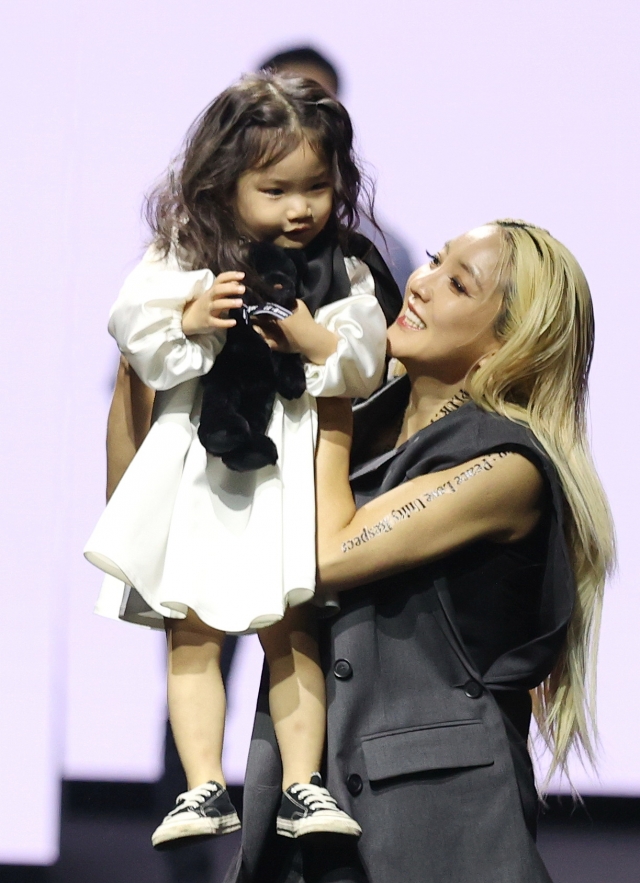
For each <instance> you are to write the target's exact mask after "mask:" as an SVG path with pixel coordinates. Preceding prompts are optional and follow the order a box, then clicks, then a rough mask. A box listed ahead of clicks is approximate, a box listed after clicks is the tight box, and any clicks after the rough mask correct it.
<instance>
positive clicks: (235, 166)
mask: <svg viewBox="0 0 640 883" xmlns="http://www.w3.org/2000/svg"><path fill="white" fill-rule="evenodd" d="M302 141H306V142H308V143H309V144H310V146H311V147H312V148H313V149H314V150H315V151H316V152H317V153H318V154H319V155H320V156H322V157H323V158H324V159H325V160H326V162H327V163H328V165H329V168H330V169H331V171H332V175H333V185H334V199H333V210H332V214H331V218H330V219H329V221H328V223H327V228H328V230H329V232H330V233H332V234H334V235H336V236H337V238H338V240H339V241H340V242H341V243H342V244H345V243H346V240H347V239H348V237H349V234H350V233H351V232H352V231H353V230H354V229H355V228H356V227H357V225H358V221H359V206H360V204H361V201H362V199H363V197H364V204H365V208H364V213H365V214H366V215H367V217H369V218H370V219H371V220H372V221H373V223H374V224H375V220H374V218H373V197H372V195H371V187H370V185H369V182H368V180H367V179H366V178H365V177H364V176H363V173H362V172H361V170H360V168H359V165H358V161H357V159H356V157H355V155H354V151H353V128H352V126H351V120H350V119H349V114H348V113H347V111H346V110H345V108H344V107H343V106H342V104H340V102H339V101H337V100H336V99H335V98H333V97H332V96H331V95H329V94H328V93H327V92H325V90H324V89H323V88H322V87H321V86H319V85H318V84H317V83H316V82H314V81H313V80H307V79H301V78H299V77H291V76H286V75H279V74H274V73H269V72H262V73H259V74H250V75H247V76H245V77H243V78H242V79H241V80H240V81H239V82H238V83H236V84H235V85H233V86H231V87H230V88H229V89H226V90H225V91H224V92H222V94H221V95H219V96H218V97H217V98H216V99H215V100H214V101H213V102H212V103H211V104H210V105H209V107H207V108H206V110H205V111H204V113H202V115H201V116H200V117H199V118H198V119H197V120H196V121H195V123H194V124H193V126H192V127H191V129H190V131H189V133H188V134H187V138H186V142H185V146H184V150H183V153H182V156H181V161H178V163H176V164H174V166H173V167H172V168H170V169H169V171H168V172H167V175H166V177H165V178H164V180H163V181H162V182H161V183H160V185H159V186H158V187H157V188H156V189H155V191H154V192H153V193H151V195H150V196H149V197H148V199H147V204H146V216H147V220H148V222H149V225H150V226H151V229H152V230H153V233H154V243H155V245H156V247H157V248H158V249H159V250H160V252H161V253H162V254H163V255H165V256H166V255H167V254H168V253H169V251H170V250H172V249H175V251H176V253H177V256H178V258H179V261H180V263H181V265H182V266H183V267H184V268H185V269H189V270H191V269H201V268H204V267H209V268H210V269H211V270H212V271H213V272H214V273H220V272H223V271H225V270H244V271H245V272H246V273H247V274H248V280H247V281H250V279H251V278H252V277H253V273H252V271H251V268H250V267H249V266H248V263H247V251H248V243H247V241H246V238H244V237H243V236H242V234H241V233H240V232H239V231H238V229H237V224H236V218H235V211H234V197H235V193H236V186H237V183H238V178H239V177H240V175H242V174H243V172H246V171H248V170H249V169H255V168H264V167H266V166H269V165H271V164H273V163H277V162H279V161H280V160H281V159H284V157H286V156H288V155H289V154H290V153H291V151H293V150H295V148H296V147H297V146H298V145H299V144H300V143H301V142H302ZM376 226H377V225H376Z"/></svg>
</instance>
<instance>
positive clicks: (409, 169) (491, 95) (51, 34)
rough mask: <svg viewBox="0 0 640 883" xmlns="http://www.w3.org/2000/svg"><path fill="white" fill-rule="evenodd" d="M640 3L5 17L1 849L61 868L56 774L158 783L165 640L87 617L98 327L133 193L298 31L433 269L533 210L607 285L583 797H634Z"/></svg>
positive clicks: (113, 2) (282, 6) (247, 650)
mask: <svg viewBox="0 0 640 883" xmlns="http://www.w3.org/2000/svg"><path fill="white" fill-rule="evenodd" d="M638 10H639V7H638V4H637V2H632V0H610V2H606V3H605V2H603V0H595V2H591V3H584V2H576V0H563V2H557V0H555V2H551V0H539V2H537V3H535V4H533V3H531V4H525V3H514V2H513V0H487V2H484V3H477V2H473V0H457V2H456V0H453V2H451V0H450V2H447V3H445V2H442V0H431V2H417V0H411V2H410V0H395V2H394V3H392V4H388V5H387V4H383V3H380V2H378V3H375V2H374V3H372V2H371V0H368V2H364V0H351V2H350V3H345V2H344V0H324V3H323V4H321V5H320V4H315V3H314V4H311V3H300V2H288V0H271V2H269V3H268V4H266V3H265V4H258V3H257V2H246V0H245V2H242V0H236V2H233V3H232V2H229V0H218V2H217V3H216V2H214V3H211V2H209V3H205V2H202V0H181V2H180V3H176V2H174V3H172V2H169V0H156V2H150V0H138V2H136V3H130V2H127V3H125V2H124V0H109V2H108V3H107V2H105V0H94V2H93V3H91V4H87V3H80V2H79V0H58V2H56V3H55V4H48V3H44V2H42V0H41V2H33V0H31V2H29V0H25V2H24V3H22V4H21V5H20V6H16V5H14V4H12V5H10V6H6V7H5V9H4V11H3V12H2V13H1V19H2V20H0V47H1V51H0V64H1V65H2V66H3V68H4V74H5V76H4V79H3V82H4V87H3V89H2V92H1V94H0V103H1V105H0V107H1V113H2V121H3V137H2V141H1V142H0V156H1V157H2V160H1V162H0V175H1V176H2V196H3V199H4V201H5V208H4V211H3V212H2V220H1V222H0V223H1V224H2V236H1V239H0V241H1V243H2V255H3V263H2V271H3V283H4V296H3V297H4V300H3V303H4V307H3V321H2V328H3V334H2V346H1V347H0V353H1V358H2V376H3V383H2V389H1V392H0V396H1V400H2V413H3V416H4V421H3V432H2V436H1V440H0V444H1V446H2V470H1V478H0V481H1V482H2V497H1V499H2V501H3V506H2V514H1V515H0V518H1V525H0V531H1V535H2V538H3V554H2V559H1V561H2V576H3V579H2V604H3V610H4V628H3V640H2V641H1V642H0V689H1V691H2V693H1V695H2V702H3V705H2V715H0V780H1V781H2V782H3V797H4V799H3V801H2V806H3V809H2V810H0V815H1V817H2V822H1V824H0V863H3V862H4V863H7V862H34V863H46V862H50V861H53V860H54V859H55V856H56V851H57V831H58V827H57V826H58V817H57V812H58V810H57V807H58V781H59V778H60V776H62V775H64V776H66V777H68V778H95V779H130V780H152V779H154V778H155V777H156V776H157V775H158V773H159V770H160V750H161V738H162V724H163V720H164V714H165V711H164V699H163V692H164V686H163V672H162V652H163V650H162V641H161V639H160V638H159V636H158V635H155V634H151V633H147V632H144V631H143V630H140V629H135V628H133V627H126V626H124V625H120V624H117V623H111V622H106V621H104V620H101V619H99V618H97V617H94V616H93V615H92V612H91V610H92V605H93V602H94V598H95V595H96V592H97V589H98V585H99V581H100V577H99V574H98V572H97V571H95V570H93V569H92V568H91V567H90V566H89V565H87V564H85V562H84V561H83V559H82V557H81V549H82V545H83V543H84V541H85V539H86V537H87V536H88V534H89V532H90V530H91V528H92V525H93V523H94V522H95V520H96V518H97V516H98V515H99V513H100V511H101V508H102V505H103V484H104V467H103V438H104V425H105V417H106V411H107V406H108V399H109V386H110V382H111V378H112V375H113V370H114V365H115V361H116V353H115V351H114V345H113V343H112V341H111V340H110V338H109V337H108V336H107V334H106V317H107V312H108V309H109V306H110V304H111V302H112V301H113V299H114V297H115V295H116V293H117V290H118V287H119V285H120V283H121V281H122V278H123V276H124V274H125V273H126V272H127V270H128V269H129V268H130V267H131V266H132V265H133V264H134V262H135V261H136V259H137V257H138V255H139V254H140V249H141V245H142V241H143V236H144V232H143V228H142V225H141V223H140V221H139V207H140V202H141V195H142V193H143V191H144V190H145V189H147V188H148V187H149V185H150V184H151V183H152V182H153V180H154V179H155V177H156V176H157V175H158V174H159V173H160V172H162V170H163V168H164V167H165V166H166V164H167V161H168V159H169V157H170V156H171V155H172V154H173V153H174V152H175V151H176V150H177V149H178V147H179V145H180V142H181V139H182V137H183V134H184V132H185V130H186V128H187V126H188V125H189V123H190V122H191V120H192V119H193V118H194V116H195V115H196V114H197V113H198V112H199V111H200V110H201V108H202V107H203V106H204V105H205V104H206V103H207V102H208V101H209V100H210V99H211V98H212V97H213V96H214V95H215V94H216V93H217V92H219V91H220V90H221V89H222V88H224V87H225V86H226V85H227V84H228V83H229V82H230V81H231V80H232V79H234V78H235V77H236V76H237V75H238V74H240V73H241V72H242V71H246V70H250V69H251V68H252V67H253V66H254V65H255V64H256V62H258V61H259V60H260V59H261V58H262V57H263V56H264V55H265V54H267V53H269V52H270V51H272V50H274V49H278V48H281V47H284V46H287V45H289V44H293V43H299V42H309V41H312V42H313V43H315V44H316V45H318V46H319V47H320V48H321V49H324V50H326V51H327V52H328V53H330V55H331V56H332V57H333V58H334V59H335V60H336V61H337V62H338V64H339V65H340V66H341V67H342V68H343V71H344V75H345V91H344V100H345V103H346V104H347V105H348V107H349V108H350V110H351V111H352V114H353V117H354V121H355V123H356V127H357V131H358V138H359V144H360V148H361V150H362V153H363V155H364V156H365V157H366V159H367V160H368V162H369V163H370V165H371V166H372V167H373V169H374V170H375V172H376V174H377V177H378V184H379V187H378V194H379V200H378V203H379V209H380V213H381V215H382V217H383V218H384V219H386V220H387V222H388V223H390V225H391V226H392V227H393V228H394V229H395V230H397V231H399V232H400V233H401V234H402V235H403V236H404V237H405V239H406V240H407V241H408V242H409V244H410V245H411V247H412V249H413V251H414V252H415V254H416V256H419V255H420V254H421V253H422V250H423V249H424V247H428V248H429V249H430V250H433V249H436V248H438V247H439V245H440V244H441V243H442V242H443V241H444V240H445V239H447V238H449V237H451V236H454V235H456V234H457V233H460V232H462V231H464V230H466V229H468V228H470V227H472V226H474V225H476V224H479V223H482V222H483V221H486V220H489V219H492V218H495V217H501V216H515V217H524V218H526V219H528V220H531V221H534V222H537V223H540V224H542V225H543V226H546V227H548V228H549V229H550V230H551V231H552V232H553V233H554V234H555V235H557V236H558V237H559V238H560V239H562V240H563V241H565V242H566V243H567V244H568V245H569V246H570V247H571V248H572V249H573V250H574V252H575V253H576V255H577V256H578V258H579V260H580V261H581V262H582V264H583V266H584V268H585V271H586V273H587V276H588V278H589V279H590V281H591V284H592V288H593V294H594V299H595V304H596V311H597V323H598V340H597V353H596V360H595V365H594V371H593V383H592V432H593V444H594V451H595V456H596V460H597V464H598V467H599V469H600V472H601V475H602V477H603V480H604V482H605V485H606V487H607V490H608V492H609V494H610V498H611V502H612V506H613V510H614V515H615V517H616V521H617V525H618V536H619V544H620V569H619V574H618V576H617V578H616V579H615V580H614V581H613V583H612V585H611V586H610V587H609V593H608V598H607V604H606V608H605V616H604V623H603V639H602V650H601V658H600V700H599V702H600V720H601V735H602V752H601V765H600V778H599V779H598V778H597V777H595V776H594V775H593V774H586V773H584V772H582V771H581V770H580V769H579V768H578V769H576V776H575V777H576V782H577V784H578V785H579V786H580V787H581V788H582V789H583V791H584V792H585V793H596V792H604V793H610V794H638V795H640V757H639V755H638V752H637V733H638V729H639V724H640V712H638V703H637V698H636V694H637V684H638V682H639V680H640V662H639V658H640V657H639V656H638V654H637V652H636V647H637V637H636V633H637V624H638V622H640V593H639V592H638V590H637V572H638V564H639V559H638V551H637V550H638V540H637V535H636V533H637V527H636V525H637V500H638V479H637V467H636V460H637V458H636V457H635V456H634V454H635V447H636V440H635V429H636V419H635V406H634V400H633V394H634V390H635V385H636V376H637V370H638V351H639V348H638V345H637V342H636V328H637V324H638V323H637V315H638V304H639V297H638V295H639V291H638V288H639V286H638V281H637V280H638V273H637V253H638V245H637V243H638V230H639V228H640V224H639V220H640V219H639V217H638V214H639V209H638V206H639V205H640V199H639V195H640V194H639V192H638V191H639V188H638V177H639V173H638V119H640V114H639V112H638V111H639V110H640V108H639V107H638V104H639V99H638V96H639V94H640V88H639V86H640V83H639V76H638V73H639V67H640V52H639V48H640V47H639V45H638V44H639V40H638V36H639V18H640V12H639V11H638ZM257 664H258V659H257V653H256V652H255V641H252V640H249V641H247V642H245V643H244V644H243V647H242V654H241V656H240V660H239V665H238V667H237V669H236V672H235V674H234V678H233V684H232V697H231V720H230V724H229V739H228V751H227V758H226V760H227V765H228V769H229V772H230V775H231V776H232V777H233V778H235V779H238V778H239V777H241V775H242V763H243V751H244V750H246V739H247V736H248V726H249V721H248V718H250V714H251V709H250V702H249V701H248V699H247V697H248V696H249V695H250V694H251V689H252V688H251V687H250V686H249V683H250V682H251V679H252V678H253V679H254V680H255V669H256V665H257ZM245 719H246V720H245ZM34 795H37V799H34ZM27 819H28V821H27Z"/></svg>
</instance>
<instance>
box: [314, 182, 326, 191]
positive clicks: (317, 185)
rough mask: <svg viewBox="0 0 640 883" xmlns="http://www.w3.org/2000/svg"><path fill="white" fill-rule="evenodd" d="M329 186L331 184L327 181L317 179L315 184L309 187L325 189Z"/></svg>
mask: <svg viewBox="0 0 640 883" xmlns="http://www.w3.org/2000/svg"><path fill="white" fill-rule="evenodd" d="M330 186H331V184H329V182H328V181H319V182H318V183H317V184H314V185H313V187H312V188H311V189H312V190H326V189H327V188H328V187H330Z"/></svg>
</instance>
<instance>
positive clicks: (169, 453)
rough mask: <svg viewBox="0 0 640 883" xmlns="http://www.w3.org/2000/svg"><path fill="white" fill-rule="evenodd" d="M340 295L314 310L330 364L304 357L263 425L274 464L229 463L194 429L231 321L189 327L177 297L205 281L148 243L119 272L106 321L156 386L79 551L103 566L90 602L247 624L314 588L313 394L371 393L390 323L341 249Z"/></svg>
mask: <svg viewBox="0 0 640 883" xmlns="http://www.w3.org/2000/svg"><path fill="white" fill-rule="evenodd" d="M345 264H346V268H347V272H348V274H349V279H350V281H351V294H350V296H349V297H348V298H344V299H342V300H339V301H336V302H335V303H332V304H328V305H327V306H324V307H321V308H320V309H319V310H318V312H317V314H316V316H315V319H316V321H318V322H320V323H321V324H322V325H324V326H325V327H327V328H328V329H330V330H331V331H333V332H335V333H336V334H337V335H338V337H339V343H338V348H337V351H336V352H335V353H334V354H333V355H332V356H331V357H330V358H329V359H328V360H327V362H326V364H325V365H312V364H310V363H307V364H305V372H306V379H307V392H306V393H304V394H303V395H302V397H301V398H300V399H298V400H295V401H291V402H289V401H286V400H284V399H281V398H280V397H279V396H277V397H276V402H275V405H274V408H273V415H272V418H271V422H270V424H269V428H268V434H269V436H270V437H271V438H272V439H273V441H274V442H275V444H276V447H277V449H278V462H277V463H276V464H275V466H266V467H264V468H263V469H259V470H257V471H254V472H243V473H242V472H233V471H231V470H229V469H227V467H226V466H225V465H224V464H223V463H222V461H221V460H220V459H219V458H218V457H212V456H210V455H209V454H207V452H206V451H205V449H204V448H203V447H202V445H201V444H200V441H199V439H198V435H197V429H198V421H199V414H200V402H201V393H200V385H199V378H200V377H201V376H202V375H203V374H206V373H207V372H208V371H209V370H210V368H211V366H212V365H213V362H214V360H215V358H216V356H217V354H218V353H219V352H220V350H221V349H222V347H223V346H224V341H225V333H224V331H217V332H214V333H212V334H208V335H201V336H192V337H188V338H187V337H185V335H184V333H183V331H182V311H183V308H184V305H185V303H186V302H187V301H188V300H190V299H192V298H193V297H194V296H198V295H200V294H202V293H204V292H205V291H206V290H207V289H209V288H210V287H211V285H212V284H213V280H214V277H213V274H212V273H211V271H210V270H195V271H191V272H186V271H184V270H181V269H180V267H179V265H178V263H177V261H176V259H175V257H172V256H170V257H169V258H162V257H160V256H159V254H158V253H157V252H156V251H155V250H154V249H153V247H152V248H150V249H149V251H148V252H147V253H146V255H145V257H144V258H143V260H142V262H141V263H140V264H139V265H138V266H137V267H136V268H135V269H134V270H133V272H132V273H131V274H130V275H129V277H128V278H127V279H126V281H125V284H124V286H123V288H122V291H121V292H120V295H119V297H118V299H117V301H116V303H115V305H114V307H113V309H112V311H111V316H110V320H109V331H110V333H111V334H112V335H113V336H114V337H115V339H116V341H117V342H118V346H119V347H120V350H121V351H122V353H123V354H124V355H125V357H126V358H127V360H128V361H129V363H130V365H131V366H132V367H133V369H134V370H135V371H136V373H137V374H138V376H139V377H140V378H141V380H142V381H143V382H144V383H145V384H147V385H148V386H150V387H152V388H153V389H155V390H157V395H156V400H155V406H154V421H153V424H152V426H151V430H150V431H149V434H148V435H147V437H146V439H145V441H144V443H143V444H142V446H141V447H140V450H139V451H138V453H137V454H136V456H135V457H134V459H133V461H132V462H131V465H130V466H129V468H128V469H127V471H126V473H125V474H124V476H123V478H122V480H121V482H120V484H119V485H118V487H117V489H116V491H115V493H114V494H113V496H112V498H111V500H110V501H109V504H108V505H107V507H106V509H105V511H104V513H103V514H102V516H101V518H100V520H99V521H98V524H97V525H96V528H95V530H94V531H93V533H92V535H91V537H90V539H89V541H88V543H87V545H86V547H85V550H84V553H85V556H86V557H87V559H88V560H89V561H90V562H91V563H92V564H95V565H96V566H97V567H99V568H100V569H101V570H103V571H105V572H106V574H107V576H106V577H105V580H104V583H103V586H102V590H101V592H100V596H99V599H98V603H97V606H96V612H97V613H100V614H102V615H104V616H109V617H113V618H120V619H124V620H127V621H130V622H136V623H138V624H141V625H147V626H155V627H162V626H163V617H173V618H182V617H184V616H185V615H186V612H187V609H188V608H191V609H192V610H194V611H195V612H196V614H197V615H198V616H199V617H200V619H202V620H203V621H204V622H206V623H207V624H208V625H210V626H212V627H213V628H216V629H220V630H221V631H224V632H229V633H236V634H242V633H245V632H249V631H253V630H255V629H258V628H262V627H265V626H268V625H270V624H272V623H274V622H277V621H278V620H279V619H281V618H282V616H283V613H284V610H285V608H286V607H287V605H289V606H294V605H297V604H301V603H303V602H305V601H308V600H310V599H311V598H312V597H313V593H314V588H315V569H316V560H315V494H314V470H313V457H314V450H315V443H316V432H317V418H316V411H315V403H314V397H316V396H349V397H355V396H361V397H365V396H369V395H370V394H371V393H372V392H373V391H374V390H375V389H376V388H377V387H378V385H379V383H380V380H381V378H382V374H383V371H384V358H385V349H386V322H385V318H384V315H383V312H382V310H381V308H380V306H379V304H378V301H377V300H376V298H375V296H374V283H373V278H372V276H371V273H370V271H369V269H368V267H367V266H366V264H364V263H363V262H362V261H360V260H358V259H357V258H345Z"/></svg>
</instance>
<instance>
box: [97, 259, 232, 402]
mask: <svg viewBox="0 0 640 883" xmlns="http://www.w3.org/2000/svg"><path fill="white" fill-rule="evenodd" d="M213 280H214V276H213V273H212V272H211V270H208V269H204V270H193V271H185V270H181V269H180V267H179V265H178V262H177V260H176V258H175V257H174V256H173V255H169V256H168V257H166V258H165V257H162V256H161V255H160V254H159V253H158V252H157V250H156V249H155V248H154V247H153V246H151V248H149V250H148V251H147V253H146V254H145V256H144V258H143V259H142V261H141V262H140V263H139V264H138V266H137V267H136V268H135V269H134V270H133V271H132V272H131V273H130V274H129V276H128V277H127V279H126V280H125V283H124V285H123V286H122V290H121V291H120V294H119V296H118V299H117V301H116V302H115V304H114V305H113V308H112V310H111V314H110V316H109V333H110V334H111V335H112V336H113V337H114V338H115V339H116V341H117V344H118V346H119V348H120V351H121V352H122V353H123V355H124V356H125V357H126V359H127V361H128V362H129V364H130V365H131V367H132V368H133V369H134V371H135V372H136V374H137V375H138V376H139V377H140V379H141V380H142V382H143V383H145V384H146V385H147V386H150V387H152V388H153V389H171V388H172V387H174V386H177V385H178V384H179V383H182V382H183V381H185V380H191V379H192V378H193V377H200V376H202V375H203V374H206V373H207V372H208V371H209V370H210V369H211V366H212V365H213V362H214V359H215V357H216V356H217V355H218V353H219V352H220V350H221V349H222V347H223V346H224V342H225V332H224V331H223V330H221V331H218V330H216V331H214V332H212V333H211V334H199V335H192V336H190V337H186V336H185V334H184V332H183V330H182V311H183V309H184V305H185V304H186V302H187V301H189V300H191V299H192V298H194V297H198V296H199V295H201V294H203V293H204V292H205V291H207V290H208V289H209V288H211V286H212V285H213Z"/></svg>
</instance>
